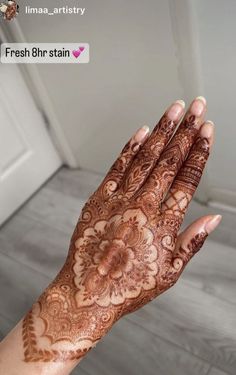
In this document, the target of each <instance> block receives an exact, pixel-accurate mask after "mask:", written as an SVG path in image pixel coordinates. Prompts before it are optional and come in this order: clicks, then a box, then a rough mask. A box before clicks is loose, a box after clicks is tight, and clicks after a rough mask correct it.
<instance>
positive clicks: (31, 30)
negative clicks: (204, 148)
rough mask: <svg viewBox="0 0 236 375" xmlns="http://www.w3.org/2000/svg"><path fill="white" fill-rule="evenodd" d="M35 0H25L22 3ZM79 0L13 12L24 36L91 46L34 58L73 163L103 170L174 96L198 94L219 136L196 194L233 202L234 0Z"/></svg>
mask: <svg viewBox="0 0 236 375" xmlns="http://www.w3.org/2000/svg"><path fill="white" fill-rule="evenodd" d="M34 3H35V2H34V1H32V0H31V1H30V0H22V1H21V8H22V9H23V7H24V6H25V5H32V6H33V5H34ZM67 4H68V5H78V2H77V1H75V0H70V1H67ZM63 5H65V2H64V0H58V1H51V2H50V6H57V7H59V6H63ZM37 6H42V7H43V6H49V2H48V1H47V0H40V2H37ZM79 6H81V7H86V12H85V16H83V17H78V16H76V15H73V16H69V15H62V16H53V17H47V16H40V15H30V16H29V15H24V13H23V11H22V12H21V14H20V15H19V17H18V21H19V23H20V26H21V28H22V30H23V32H24V34H25V36H26V38H27V40H28V41H30V42H33V41H35V42H46V41H48V42H53V41H55V42H63V41H64V42H76V41H82V42H89V43H90V45H91V62H90V63H89V64H88V65H79V66H77V65H61V66H60V65H39V66H38V69H39V73H40V76H41V78H42V80H43V83H44V84H45V86H46V89H47V91H48V93H49V96H50V98H51V100H52V103H53V107H54V109H55V112H56V114H57V116H58V119H59V121H60V124H61V127H62V130H63V132H64V134H65V137H66V139H67V141H68V143H69V146H70V148H71V151H72V153H73V155H74V156H75V159H76V162H77V165H78V166H80V167H82V168H88V169H91V170H95V171H98V172H104V171H106V170H107V168H108V167H109V166H110V164H111V162H112V161H113V159H114V158H115V156H116V155H117V153H118V152H119V150H120V148H121V146H122V145H123V143H124V142H125V141H126V140H127V139H128V137H129V136H131V134H132V133H133V132H134V131H135V129H136V128H137V127H139V126H141V125H144V124H148V125H151V126H152V125H154V123H155V121H157V120H158V118H159V117H160V116H161V114H162V112H163V111H164V109H165V106H166V105H168V104H169V103H170V102H171V101H173V100H175V99H176V98H181V97H182V98H184V99H185V100H186V101H187V103H188V102H189V101H190V99H191V98H192V97H193V96H195V95H196V96H197V95H200V94H203V95H205V96H206V97H207V99H208V108H209V110H208V118H210V119H212V120H213V121H215V123H216V135H217V136H216V144H215V147H214V151H213V155H212V156H211V159H210V163H209V167H208V179H207V183H208V186H207V187H206V184H204V183H203V184H202V186H203V187H204V188H203V189H202V190H200V195H201V196H200V198H202V197H203V196H204V193H206V196H209V197H210V198H211V200H215V201H219V202H221V203H227V204H234V205H236V187H235V186H236V184H235V180H236V177H235V173H233V172H232V170H233V168H234V163H235V162H236V152H235V146H234V140H235V138H236V125H235V124H234V108H235V94H234V87H235V86H236V75H235V74H234V69H235V66H236V64H235V63H236V48H235V47H236V39H235V33H236V26H235V25H236V24H235V19H236V2H235V0H227V1H221V0H207V1H205V0H169V1H164V0H149V1H148V2H144V1H138V0H129V1H125V0H119V1H118V0H116V1H115V0H109V1H104V0H100V1H98V2H95V1H92V0H86V1H85V0H81V1H80V2H79ZM191 12H192V13H191ZM192 16H193V18H192ZM204 189H205V192H204ZM206 190H207V192H206Z"/></svg>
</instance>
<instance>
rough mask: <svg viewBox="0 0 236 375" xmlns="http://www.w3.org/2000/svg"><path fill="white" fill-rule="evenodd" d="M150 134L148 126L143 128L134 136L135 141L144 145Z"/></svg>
mask: <svg viewBox="0 0 236 375" xmlns="http://www.w3.org/2000/svg"><path fill="white" fill-rule="evenodd" d="M148 133H149V127H148V126H147V125H144V126H143V127H142V128H140V129H139V130H138V131H137V132H136V134H135V136H134V139H135V141H136V142H137V143H142V142H143V141H144V140H145V139H146V137H147V135H148Z"/></svg>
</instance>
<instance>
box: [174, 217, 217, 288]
mask: <svg viewBox="0 0 236 375" xmlns="http://www.w3.org/2000/svg"><path fill="white" fill-rule="evenodd" d="M221 219H222V217H221V215H208V216H204V217H201V218H200V219H198V220H196V221H195V222H194V223H192V224H191V225H190V226H189V227H188V228H186V229H185V230H184V231H183V232H182V233H181V234H180V235H179V236H178V239H177V243H176V247H175V250H174V252H173V258H172V262H171V266H170V269H169V271H168V277H169V280H172V283H173V284H174V283H175V282H176V281H177V280H178V278H179V276H180V275H181V273H182V272H183V270H184V267H185V266H186V265H187V264H188V262H189V261H190V260H191V259H192V257H193V256H194V255H195V254H196V253H197V252H198V251H199V250H200V249H201V247H202V246H203V244H204V242H205V240H206V238H207V236H208V235H209V234H210V233H211V232H213V230H214V229H215V228H216V227H217V226H218V225H219V223H220V221H221Z"/></svg>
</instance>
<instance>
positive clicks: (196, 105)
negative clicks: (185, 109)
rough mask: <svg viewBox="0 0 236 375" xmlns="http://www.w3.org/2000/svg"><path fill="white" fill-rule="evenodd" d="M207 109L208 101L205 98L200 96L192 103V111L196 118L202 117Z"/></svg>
mask: <svg viewBox="0 0 236 375" xmlns="http://www.w3.org/2000/svg"><path fill="white" fill-rule="evenodd" d="M205 107H206V99H205V98H204V97H203V96H198V97H197V98H195V99H194V101H193V102H192V105H191V107H190V111H191V113H192V114H193V115H194V116H197V117H200V116H201V115H202V114H203V112H204V110H205Z"/></svg>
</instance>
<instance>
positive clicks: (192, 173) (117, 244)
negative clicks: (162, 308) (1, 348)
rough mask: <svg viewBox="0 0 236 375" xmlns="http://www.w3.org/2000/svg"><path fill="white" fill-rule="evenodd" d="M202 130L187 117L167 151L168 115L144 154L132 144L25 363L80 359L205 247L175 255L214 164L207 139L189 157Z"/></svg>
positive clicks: (33, 324) (37, 313) (38, 317)
mask: <svg viewBox="0 0 236 375" xmlns="http://www.w3.org/2000/svg"><path fill="white" fill-rule="evenodd" d="M199 122H200V117H199V118H198V117H196V115H194V114H191V112H190V113H187V115H186V117H185V119H184V121H183V123H182V124H181V126H180V128H179V130H178V131H177V133H176V135H175V136H174V138H173V139H172V141H171V142H170V143H169V145H168V146H167V148H166V149H165V150H164V148H165V146H166V145H167V144H168V142H169V140H170V138H171V136H172V135H173V132H174V129H175V126H176V125H177V123H178V118H176V120H175V121H174V120H170V119H169V118H168V113H167V114H165V115H164V116H163V117H162V119H161V121H160V123H159V124H158V125H157V127H156V128H155V129H154V131H153V133H152V135H151V136H150V137H149V139H148V140H146V142H145V143H144V144H143V145H141V143H139V142H138V143H137V142H136V141H135V138H132V139H131V141H130V142H129V143H128V144H127V145H126V147H125V148H124V149H123V151H122V153H121V155H120V156H119V158H118V160H117V161H116V162H115V163H114V165H113V166H112V168H111V170H110V171H109V172H108V175H107V176H106V178H105V180H104V181H103V183H102V184H101V186H100V187H99V188H98V190H97V191H96V192H95V193H94V194H93V195H92V197H91V198H90V199H89V200H88V202H87V203H86V204H85V206H84V208H83V210H82V213H81V216H80V218H79V221H78V224H77V226H76V228H75V231H74V233H73V236H72V239H71V244H70V250H69V254H68V257H67V260H66V263H65V265H64V267H63V268H62V270H61V271H60V273H59V274H58V276H57V277H56V279H55V280H54V282H53V283H52V284H51V285H50V286H49V287H48V288H47V289H46V291H45V292H44V293H43V295H42V296H41V297H40V299H39V301H38V302H37V303H36V304H35V305H34V307H33V310H32V311H31V312H29V314H28V315H27V316H26V318H25V320H24V322H23V342H24V348H25V353H24V354H25V361H26V362H30V361H64V360H77V359H79V358H81V357H82V356H83V355H84V354H85V353H87V351H88V350H90V348H91V347H93V346H94V345H95V344H96V343H97V342H98V340H99V339H100V338H101V337H103V336H104V335H105V334H106V333H107V332H108V331H109V329H110V328H111V327H112V325H113V324H114V323H115V322H116V321H117V320H118V319H120V318H121V317H122V316H123V315H124V314H127V313H129V312H132V311H134V310H136V309H138V308H140V307H141V306H143V305H144V304H146V303H147V302H148V301H151V300H152V299H153V298H155V297H156V296H158V295H159V294H161V293H162V292H164V291H165V290H166V289H168V288H169V287H170V286H172V285H173V284H174V283H175V282H176V280H177V279H178V277H179V274H180V270H181V271H182V269H183V267H184V266H185V265H186V263H187V261H188V260H189V259H190V256H192V254H193V253H194V252H196V251H197V249H198V248H199V247H200V244H201V243H202V242H203V240H204V238H205V237H204V236H203V235H199V237H196V238H195V239H194V240H192V242H191V243H190V244H189V247H188V249H187V250H188V251H186V250H184V249H181V248H180V249H179V250H178V251H177V250H176V249H175V247H176V240H177V236H178V230H179V227H180V225H181V222H182V219H183V214H184V212H185V210H186V207H187V205H188V203H189V201H190V199H191V196H192V194H193V192H194V190H195V188H196V186H197V184H198V182H199V180H200V177H201V174H202V171H203V168H204V165H205V162H206V160H207V157H208V154H209V145H208V141H207V140H206V139H203V138H199V139H198V140H197V141H196V142H195V144H194V146H193V147H192V148H191V146H192V144H193V143H194V141H195V140H196V134H197V132H198V128H199V126H198V124H199ZM190 149H191V150H190ZM188 154H189V155H188ZM158 159H159V162H158V163H157V160H158ZM185 160H186V161H185ZM175 177H176V179H175V181H174V183H173V180H174V178H175ZM172 183H173V184H172ZM171 184H172V187H171V189H170V193H169V195H168V196H167V198H166V199H165V201H164V202H163V200H164V198H165V196H166V193H167V190H168V189H169V187H170V185H171Z"/></svg>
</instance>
